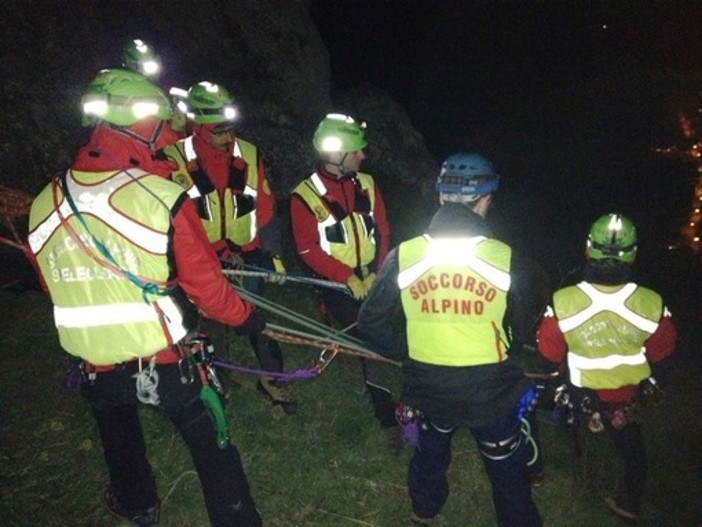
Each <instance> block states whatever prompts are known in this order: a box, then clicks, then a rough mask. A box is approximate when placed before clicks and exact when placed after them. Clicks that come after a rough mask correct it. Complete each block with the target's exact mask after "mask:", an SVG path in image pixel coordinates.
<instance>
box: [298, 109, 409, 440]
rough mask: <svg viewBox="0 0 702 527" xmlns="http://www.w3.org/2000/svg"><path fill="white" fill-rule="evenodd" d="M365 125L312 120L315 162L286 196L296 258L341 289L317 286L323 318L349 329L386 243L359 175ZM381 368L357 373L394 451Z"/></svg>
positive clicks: (377, 201) (373, 188)
mask: <svg viewBox="0 0 702 527" xmlns="http://www.w3.org/2000/svg"><path fill="white" fill-rule="evenodd" d="M364 128H365V123H358V122H357V121H356V120H354V119H353V118H352V117H350V116H347V115H342V114H329V115H327V116H326V117H325V118H324V119H322V121H321V122H320V123H319V126H318V127H317V130H316V131H315V134H314V139H313V145H314V147H315V149H316V151H317V153H318V154H319V157H320V162H319V163H318V164H317V166H316V169H315V172H314V173H313V174H312V175H310V176H309V177H308V178H306V179H305V180H303V181H302V182H300V183H299V184H298V185H297V186H296V187H295V189H294V190H293V192H292V196H291V199H290V216H291V223H292V229H293V236H294V239H295V246H296V248H297V253H298V255H299V256H300V259H301V260H302V262H303V263H304V265H305V266H306V267H307V268H308V269H309V270H310V272H311V273H312V274H313V275H314V276H316V277H318V278H322V279H325V280H329V281H332V282H338V283H339V284H346V286H347V288H348V291H343V290H338V289H332V288H321V287H320V288H318V296H319V299H320V307H321V309H322V310H323V315H325V314H326V313H329V314H330V315H331V316H332V317H333V318H334V319H335V320H336V321H337V322H338V323H339V324H341V326H342V327H344V328H347V329H350V331H351V333H352V334H353V333H354V330H353V329H352V328H353V326H354V325H355V323H356V318H357V316H358V310H359V308H360V306H361V301H362V300H363V298H364V297H365V296H366V294H367V293H368V290H369V289H370V286H371V285H372V284H373V281H374V280H375V276H376V271H377V270H378V268H379V267H380V265H381V264H382V263H383V260H384V259H385V257H386V256H387V254H388V249H389V246H390V227H389V225H388V222H387V219H386V215H385V203H384V202H383V197H382V194H381V193H380V189H379V188H378V186H377V184H376V182H375V180H374V179H373V177H372V176H370V175H369V174H365V173H363V172H359V170H360V168H361V163H362V162H363V160H364V159H365V157H366V156H365V154H364V152H363V149H364V148H365V147H366V144H367V143H366V139H365V132H364ZM387 373H388V371H387V366H386V365H383V364H381V363H377V362H372V361H364V362H363V375H364V380H365V383H366V387H367V390H368V393H369V394H370V397H371V401H372V403H373V408H374V412H375V417H376V418H377V419H378V421H379V423H380V425H381V427H382V428H384V429H387V430H388V431H389V432H388V435H389V440H390V443H391V445H392V446H393V447H394V448H395V447H398V448H399V446H400V445H399V441H400V439H401V437H400V436H401V434H399V433H398V429H397V428H396V427H397V420H396V419H395V402H394V401H393V397H392V394H391V392H390V390H389V389H388V388H387V387H386V382H387V380H386V379H387V377H386V375H387Z"/></svg>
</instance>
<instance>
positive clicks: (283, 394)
mask: <svg viewBox="0 0 702 527" xmlns="http://www.w3.org/2000/svg"><path fill="white" fill-rule="evenodd" d="M258 391H260V392H261V393H263V394H264V395H265V396H266V397H268V398H269V399H270V400H271V402H272V403H273V406H274V407H277V408H280V409H282V410H283V412H284V413H285V414H287V415H291V414H294V413H295V412H296V411H297V403H296V402H295V401H294V400H293V398H292V397H291V395H290V392H289V391H288V387H287V386H285V384H283V383H280V382H278V381H276V380H275V379H274V378H272V377H261V378H260V379H259V380H258Z"/></svg>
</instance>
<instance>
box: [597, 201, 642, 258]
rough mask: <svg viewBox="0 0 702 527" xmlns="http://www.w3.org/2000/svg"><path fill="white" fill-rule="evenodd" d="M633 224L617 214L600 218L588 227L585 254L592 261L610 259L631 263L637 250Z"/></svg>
mask: <svg viewBox="0 0 702 527" xmlns="http://www.w3.org/2000/svg"><path fill="white" fill-rule="evenodd" d="M636 243H637V236H636V227H635V226H634V223H633V222H632V221H631V220H630V219H629V218H627V217H626V216H623V215H621V214H618V213H610V214H605V215H603V216H600V217H599V218H597V220H595V222H594V223H593V224H592V226H591V227H590V232H589V234H588V237H587V245H586V254H587V257H588V258H590V259H592V260H604V259H606V258H611V259H614V260H619V261H621V262H624V263H632V262H633V261H634V259H635V258H636V250H637V245H636Z"/></svg>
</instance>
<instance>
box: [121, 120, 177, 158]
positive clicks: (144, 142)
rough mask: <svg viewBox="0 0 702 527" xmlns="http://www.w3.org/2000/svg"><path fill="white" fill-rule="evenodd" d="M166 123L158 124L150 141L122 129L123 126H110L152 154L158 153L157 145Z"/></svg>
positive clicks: (126, 129) (124, 128) (133, 132)
mask: <svg viewBox="0 0 702 527" xmlns="http://www.w3.org/2000/svg"><path fill="white" fill-rule="evenodd" d="M164 122H165V121H161V120H159V121H158V124H157V125H156V126H154V129H153V131H152V132H151V137H150V138H149V139H145V138H144V137H142V136H141V135H139V134H137V133H136V132H135V131H133V130H131V129H129V128H126V127H122V126H114V125H112V124H110V128H112V129H114V130H115V131H116V132H118V133H120V134H123V135H126V136H127V137H129V138H130V139H134V140H135V141H136V142H137V143H140V144H142V145H144V146H145V147H147V148H148V149H149V150H150V151H151V152H155V151H156V143H157V141H158V138H159V136H160V135H161V132H162V131H163V123H164Z"/></svg>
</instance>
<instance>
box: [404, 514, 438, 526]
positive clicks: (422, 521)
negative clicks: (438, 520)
mask: <svg viewBox="0 0 702 527" xmlns="http://www.w3.org/2000/svg"><path fill="white" fill-rule="evenodd" d="M410 521H411V522H412V523H413V524H414V525H431V523H432V522H433V521H434V518H422V517H421V516H419V515H418V514H417V513H416V512H414V511H412V514H410Z"/></svg>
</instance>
